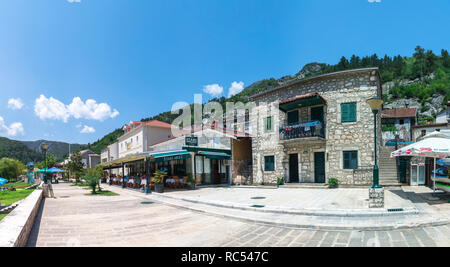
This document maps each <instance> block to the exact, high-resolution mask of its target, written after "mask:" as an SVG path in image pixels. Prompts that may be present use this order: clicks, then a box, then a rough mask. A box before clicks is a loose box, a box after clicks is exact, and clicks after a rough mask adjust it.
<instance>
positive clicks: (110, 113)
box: [67, 97, 119, 121]
mask: <svg viewBox="0 0 450 267" xmlns="http://www.w3.org/2000/svg"><path fill="white" fill-rule="evenodd" d="M67 109H68V111H69V113H70V114H71V115H72V116H73V117H74V118H75V119H80V118H83V119H88V120H98V121H104V120H106V119H108V118H114V117H116V116H117V115H119V112H118V111H117V110H116V109H114V110H111V107H110V106H109V105H108V104H106V103H100V104H97V102H96V101H95V100H93V99H88V100H86V102H83V101H82V100H81V98H79V97H75V98H74V99H73V100H72V103H71V104H70V105H68V106H67Z"/></svg>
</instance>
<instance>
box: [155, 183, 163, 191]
mask: <svg viewBox="0 0 450 267" xmlns="http://www.w3.org/2000/svg"><path fill="white" fill-rule="evenodd" d="M155 192H156V193H164V184H155Z"/></svg>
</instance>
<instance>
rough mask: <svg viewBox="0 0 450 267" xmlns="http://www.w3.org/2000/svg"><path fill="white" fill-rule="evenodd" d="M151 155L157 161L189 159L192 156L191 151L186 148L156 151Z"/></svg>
mask: <svg viewBox="0 0 450 267" xmlns="http://www.w3.org/2000/svg"><path fill="white" fill-rule="evenodd" d="M151 157H152V158H154V159H155V162H166V161H172V160H181V159H188V158H190V157H191V153H189V152H188V151H186V150H181V151H173V152H164V153H155V154H152V155H151Z"/></svg>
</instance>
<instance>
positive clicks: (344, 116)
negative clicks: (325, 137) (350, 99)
mask: <svg viewBox="0 0 450 267" xmlns="http://www.w3.org/2000/svg"><path fill="white" fill-rule="evenodd" d="M348 115H349V112H348V105H347V104H341V121H342V122H347V121H348V119H349V117H348Z"/></svg>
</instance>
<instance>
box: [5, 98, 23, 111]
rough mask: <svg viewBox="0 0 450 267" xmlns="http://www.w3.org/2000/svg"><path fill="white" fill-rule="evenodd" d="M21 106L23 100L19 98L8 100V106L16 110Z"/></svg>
mask: <svg viewBox="0 0 450 267" xmlns="http://www.w3.org/2000/svg"><path fill="white" fill-rule="evenodd" d="M22 107H23V102H22V100H21V99H20V98H10V99H9V100H8V108H10V109H13V110H16V109H21V108H22Z"/></svg>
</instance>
